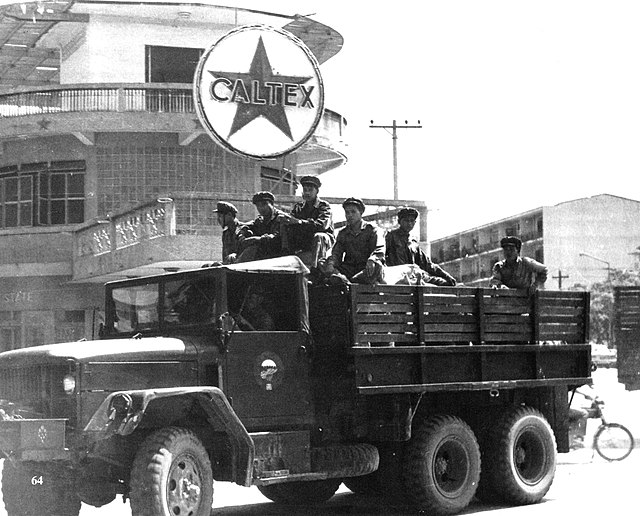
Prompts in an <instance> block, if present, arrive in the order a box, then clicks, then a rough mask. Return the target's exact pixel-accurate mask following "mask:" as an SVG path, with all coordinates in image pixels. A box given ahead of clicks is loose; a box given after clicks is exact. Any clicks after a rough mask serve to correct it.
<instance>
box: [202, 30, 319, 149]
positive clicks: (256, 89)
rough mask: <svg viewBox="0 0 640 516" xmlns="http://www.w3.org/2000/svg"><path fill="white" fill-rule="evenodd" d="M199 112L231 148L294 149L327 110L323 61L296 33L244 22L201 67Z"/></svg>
mask: <svg viewBox="0 0 640 516" xmlns="http://www.w3.org/2000/svg"><path fill="white" fill-rule="evenodd" d="M194 98H195V103H196V106H197V112H198V117H199V118H200V122H201V123H202V125H203V126H204V127H205V129H206V130H207V132H208V133H209V134H210V135H211V137H212V138H213V139H214V140H216V141H217V142H218V143H220V144H221V145H222V146H223V147H225V148H227V149H228V150H230V151H232V152H235V153H237V154H240V155H242V156H247V157H252V158H276V157H279V156H283V155H285V154H287V153H289V152H292V151H294V150H295V149H297V148H298V147H300V146H301V145H302V144H303V143H304V142H306V141H307V140H308V139H309V138H310V137H311V135H312V134H313V132H314V131H315V129H316V127H317V125H318V122H319V121H320V118H321V117H322V111H323V108H324V85H323V83H322V78H321V76H320V69H319V67H318V62H317V60H316V58H315V56H314V55H313V54H312V53H311V51H310V50H309V49H308V48H307V47H306V46H305V45H304V43H303V42H302V41H300V40H299V39H298V38H296V37H295V36H294V35H293V34H290V33H289V32H287V31H285V30H282V29H277V28H274V27H267V26H264V25H249V26H244V27H239V28H237V29H234V30H232V31H231V32H229V33H227V34H226V35H225V36H223V37H222V38H220V39H219V40H218V41H217V42H216V43H215V44H214V45H213V46H212V47H211V48H209V49H208V50H207V51H206V52H205V53H204V55H203V56H202V58H201V59H200V62H199V64H198V68H197V70H196V75H195V79H194Z"/></svg>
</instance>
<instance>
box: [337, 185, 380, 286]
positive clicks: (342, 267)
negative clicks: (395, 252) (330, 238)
mask: <svg viewBox="0 0 640 516" xmlns="http://www.w3.org/2000/svg"><path fill="white" fill-rule="evenodd" d="M348 204H353V205H355V206H357V207H358V209H359V210H360V213H362V212H364V208H365V206H364V203H363V202H362V201H361V200H360V199H356V198H354V197H350V198H349V199H347V200H345V201H344V203H342V206H343V207H344V206H346V205H348ZM384 254H385V244H384V236H383V235H382V232H381V231H380V230H379V229H378V228H377V227H376V226H374V225H373V224H371V223H369V222H365V221H364V220H362V221H361V222H360V226H359V227H357V228H355V229H352V228H351V227H350V226H348V225H347V226H345V227H344V228H342V229H341V230H340V231H339V232H338V236H337V237H336V243H335V245H334V246H333V249H332V250H331V257H330V261H331V263H332V265H333V266H334V267H335V269H337V270H338V271H339V272H340V273H341V274H344V275H345V276H346V277H347V279H349V280H353V281H355V282H360V281H362V282H364V283H374V282H376V281H381V280H382V267H383V265H384ZM369 259H371V260H373V261H374V262H375V264H376V270H375V272H374V274H373V275H370V274H368V273H367V272H366V265H367V261H368V260H369Z"/></svg>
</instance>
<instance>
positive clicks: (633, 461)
mask: <svg viewBox="0 0 640 516" xmlns="http://www.w3.org/2000/svg"><path fill="white" fill-rule="evenodd" d="M638 469H640V451H639V450H635V451H634V452H633V453H632V454H631V455H630V456H629V458H628V459H626V460H625V461H622V462H619V463H609V462H606V461H604V460H603V459H601V458H599V457H598V456H596V457H594V458H593V460H592V459H591V451H590V450H578V451H574V452H571V453H569V454H563V455H560V456H559V464H558V468H557V471H556V478H555V481H554V483H553V486H552V487H551V490H550V491H549V493H548V495H547V496H546V498H545V500H544V502H543V503H541V504H538V505H531V506H522V507H500V506H488V505H483V504H481V503H480V502H476V501H474V502H473V503H472V504H471V505H470V506H469V508H468V509H467V510H466V511H464V512H463V513H462V514H500V515H545V516H548V515H565V514H566V515H574V514H577V515H581V516H591V515H603V516H609V515H611V516H613V515H615V516H626V515H629V516H632V515H637V514H638V506H637V498H638V494H637V488H638V487H637V486H638V480H637V479H638V474H637V472H638ZM4 514H5V513H4V511H2V515H3V516H4ZM129 514H130V512H129V505H128V504H126V505H124V504H123V503H122V500H121V499H120V498H118V499H117V500H115V501H114V502H112V503H111V504H109V505H106V506H104V507H102V508H100V509H97V508H94V507H87V506H83V508H82V510H81V512H80V515H81V516H128V515H129ZM283 514H286V515H298V514H305V515H317V516H320V515H327V516H328V515H345V514H361V515H371V516H392V515H398V516H399V515H403V514H419V512H411V511H407V510H403V509H394V508H392V507H387V506H384V505H383V500H382V499H380V498H363V497H360V496H356V495H354V494H352V493H351V492H350V491H349V490H348V489H347V488H346V487H344V486H341V487H340V490H339V491H338V493H337V494H336V495H335V496H334V497H333V498H332V499H331V500H330V501H329V502H328V503H326V504H324V505H321V506H317V507H294V508H286V507H283V506H278V505H276V504H274V503H271V502H270V501H268V500H267V499H266V498H264V497H263V496H262V495H261V494H260V492H259V491H258V489H257V488H255V487H251V488H249V489H247V488H242V487H239V486H236V485H233V484H228V483H223V482H219V483H217V484H216V491H215V497H214V510H213V512H212V516H213V515H215V516H278V515H283Z"/></svg>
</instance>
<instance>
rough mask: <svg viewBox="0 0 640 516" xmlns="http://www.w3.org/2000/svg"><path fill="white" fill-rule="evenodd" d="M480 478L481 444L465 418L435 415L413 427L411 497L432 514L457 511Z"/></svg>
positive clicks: (408, 459) (408, 469)
mask: <svg viewBox="0 0 640 516" xmlns="http://www.w3.org/2000/svg"><path fill="white" fill-rule="evenodd" d="M479 478H480V448H479V446H478V442H477V440H476V437H475V435H474V433H473V430H471V428H470V427H469V425H467V424H466V423H465V422H464V421H462V419H460V418H458V417H453V416H433V417H430V418H427V419H425V420H423V421H422V422H420V423H419V424H418V426H417V428H415V429H414V431H413V436H412V437H411V440H410V441H409V443H408V445H407V449H406V453H405V463H404V483H405V487H406V493H407V496H408V498H409V499H410V500H411V501H412V502H413V503H414V504H415V505H417V506H419V507H420V508H421V509H423V510H425V512H427V513H428V514H433V515H445V514H456V513H458V512H460V511H461V510H463V509H464V508H465V507H466V506H467V505H469V502H471V499H472V498H473V496H474V494H475V492H476V488H477V486H478V481H479Z"/></svg>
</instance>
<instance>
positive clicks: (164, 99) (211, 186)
mask: <svg viewBox="0 0 640 516" xmlns="http://www.w3.org/2000/svg"><path fill="white" fill-rule="evenodd" d="M0 17H1V19H0V249H1V251H0V351H3V350H7V349H13V348H17V347H23V346H27V345H37V344H44V343H51V342H56V341H58V342H59V341H68V340H75V339H80V338H92V337H93V336H95V335H96V328H97V327H98V325H99V322H100V321H101V318H102V316H103V314H102V305H103V284H104V282H106V281H108V280H111V279H117V278H124V277H131V276H136V275H142V274H149V273H155V272H162V271H171V270H176V269H179V268H185V267H196V266H200V265H201V264H202V263H203V261H212V260H214V259H219V256H220V252H221V249H220V247H221V246H220V234H221V230H220V228H219V227H218V226H217V222H216V217H215V214H213V213H212V209H213V207H214V206H215V202H216V201H217V200H228V201H231V202H233V203H235V204H236V205H237V206H238V208H239V210H240V213H239V217H240V218H241V219H242V220H248V219H251V218H253V217H255V210H254V207H253V205H252V204H251V203H250V201H249V200H250V199H251V195H252V194H253V193H254V192H256V191H258V190H271V191H272V192H274V193H275V194H276V195H277V196H278V200H279V202H281V203H282V204H283V205H286V206H290V205H291V204H292V202H293V199H294V195H295V193H296V186H297V182H296V178H297V177H299V176H300V175H305V174H311V175H318V174H322V173H323V172H326V171H328V170H331V169H333V168H335V167H337V166H340V165H341V164H343V163H344V162H345V161H346V155H345V153H344V152H343V149H344V141H343V140H344V129H345V126H346V121H345V119H344V117H343V116H342V115H340V114H339V113H337V112H335V111H332V110H331V109H330V106H325V109H324V111H323V112H322V117H321V119H320V122H319V125H318V127H317V129H316V130H315V132H314V133H313V134H312V135H311V137H310V138H309V140H307V141H306V143H304V144H303V145H302V146H301V147H300V148H298V149H297V150H296V151H295V152H292V153H289V154H287V155H286V156H285V157H284V158H277V159H263V160H255V159H250V158H244V157H241V156H238V155H236V154H232V153H231V152H228V151H227V150H225V149H223V148H222V147H221V146H219V145H218V144H216V143H214V141H213V140H212V139H211V138H210V137H209V136H208V135H207V134H206V133H205V130H204V129H203V127H202V126H201V124H200V122H199V119H198V117H197V115H196V110H195V109H194V100H193V94H192V90H193V85H192V82H193V76H194V71H195V69H196V66H197V63H198V61H199V58H200V56H201V55H202V54H203V52H204V51H205V50H206V49H207V48H208V47H210V46H211V45H212V44H213V43H214V42H215V41H216V40H217V39H218V38H219V37H220V36H222V35H223V34H226V33H227V32H228V31H229V30H230V29H233V28H235V27H238V26H242V25H247V24H266V25H270V26H272V27H276V28H282V29H285V30H286V31H288V32H290V33H292V34H294V35H295V36H297V37H299V38H300V39H301V40H302V41H303V42H304V43H305V44H306V46H307V47H308V48H309V49H310V50H311V52H312V53H313V54H314V55H315V57H316V59H317V61H318V63H319V64H320V65H321V64H322V63H324V62H325V61H327V60H328V59H330V58H331V57H333V56H334V55H336V54H337V53H338V52H339V51H340V49H341V47H342V43H343V38H342V36H341V35H340V34H339V33H338V32H337V31H336V30H334V29H332V28H331V27H328V26H326V25H323V24H321V23H318V22H316V21H314V20H313V19H311V18H309V17H305V16H299V15H291V16H289V15H282V14H274V13H269V12H266V11H256V10H249V9H242V8H229V7H222V6H214V5H205V4H200V3H197V2H189V1H187V2H180V3H174V2H168V1H164V0H142V1H135V2H127V1H103V0H38V1H37V2H34V1H19V2H18V1H16V2H13V3H8V5H7V4H6V2H3V5H2V6H0ZM336 201H339V200H336ZM390 202H391V206H392V207H393V206H397V205H399V204H400V203H399V202H396V203H395V204H394V203H393V201H390ZM372 204H375V203H372Z"/></svg>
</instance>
